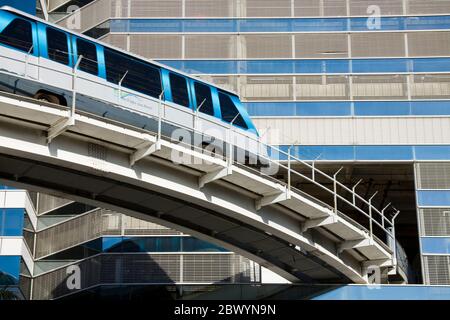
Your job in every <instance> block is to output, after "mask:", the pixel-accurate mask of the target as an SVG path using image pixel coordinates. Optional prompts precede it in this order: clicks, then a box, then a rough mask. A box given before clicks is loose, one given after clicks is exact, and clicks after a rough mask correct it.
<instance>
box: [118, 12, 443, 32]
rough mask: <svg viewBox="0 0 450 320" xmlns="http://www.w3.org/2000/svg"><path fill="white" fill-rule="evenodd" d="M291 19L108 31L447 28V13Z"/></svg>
mask: <svg viewBox="0 0 450 320" xmlns="http://www.w3.org/2000/svg"><path fill="white" fill-rule="evenodd" d="M374 22H376V20H374V19H367V18H291V19H289V18H288V19H269V18H267V19H251V18H250V19H131V20H126V19H117V20H111V23H110V28H111V31H112V32H292V31H294V32H295V31H300V32H304V31H312V32H314V31H349V30H352V31H366V32H370V31H379V30H400V31H401V30H431V29H450V16H423V17H382V18H381V19H380V25H379V27H374V24H373V23H374Z"/></svg>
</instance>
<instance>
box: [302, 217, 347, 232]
mask: <svg viewBox="0 0 450 320" xmlns="http://www.w3.org/2000/svg"><path fill="white" fill-rule="evenodd" d="M338 222H339V219H338V216H337V215H336V214H331V215H330V216H329V217H323V218H318V219H309V220H306V221H305V222H304V223H303V224H302V232H305V231H307V230H308V229H311V228H317V227H322V226H326V225H330V224H335V223H338Z"/></svg>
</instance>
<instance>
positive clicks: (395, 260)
mask: <svg viewBox="0 0 450 320" xmlns="http://www.w3.org/2000/svg"><path fill="white" fill-rule="evenodd" d="M394 210H396V212H395V214H394V216H393V217H392V242H393V243H394V244H393V246H392V247H393V248H392V254H393V256H394V265H395V266H397V239H396V234H395V219H396V218H397V216H398V215H399V214H400V210H397V209H395V208H394Z"/></svg>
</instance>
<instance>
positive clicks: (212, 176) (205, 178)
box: [198, 167, 233, 188]
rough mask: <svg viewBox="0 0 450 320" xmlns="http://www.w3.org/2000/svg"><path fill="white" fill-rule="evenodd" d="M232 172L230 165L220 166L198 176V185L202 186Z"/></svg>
mask: <svg viewBox="0 0 450 320" xmlns="http://www.w3.org/2000/svg"><path fill="white" fill-rule="evenodd" d="M232 173H233V170H232V169H231V167H226V168H221V169H219V170H216V171H212V172H208V173H206V174H204V175H202V176H200V177H199V178H198V185H199V187H200V188H203V187H204V186H205V185H206V184H207V183H210V182H213V181H216V180H219V179H222V178H223V177H226V176H228V175H230V174H232Z"/></svg>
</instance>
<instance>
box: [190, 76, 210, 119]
mask: <svg viewBox="0 0 450 320" xmlns="http://www.w3.org/2000/svg"><path fill="white" fill-rule="evenodd" d="M194 89H195V99H196V100H197V106H196V108H198V107H199V106H200V104H202V102H203V104H202V105H201V108H200V112H203V113H206V114H209V115H210V116H213V115H214V106H213V101H212V96H211V88H210V87H208V86H207V85H204V84H202V83H199V82H195V83H194Z"/></svg>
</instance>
